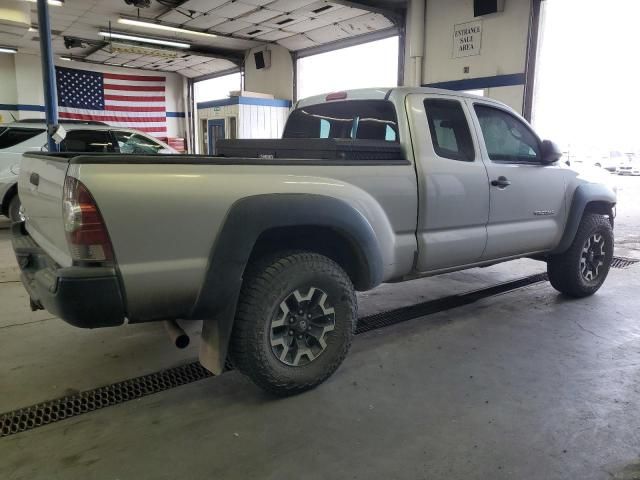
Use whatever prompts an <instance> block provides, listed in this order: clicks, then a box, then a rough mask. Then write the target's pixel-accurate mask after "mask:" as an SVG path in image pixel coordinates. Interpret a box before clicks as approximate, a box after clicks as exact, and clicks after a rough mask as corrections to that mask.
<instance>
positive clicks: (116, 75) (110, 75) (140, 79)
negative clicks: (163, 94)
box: [104, 73, 166, 82]
mask: <svg viewBox="0 0 640 480" xmlns="http://www.w3.org/2000/svg"><path fill="white" fill-rule="evenodd" d="M104 78H111V79H113V80H132V81H134V82H164V81H165V80H166V79H165V77H151V76H146V75H121V74H119V73H105V74H104Z"/></svg>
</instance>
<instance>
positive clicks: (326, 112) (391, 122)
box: [282, 100, 400, 143]
mask: <svg viewBox="0 0 640 480" xmlns="http://www.w3.org/2000/svg"><path fill="white" fill-rule="evenodd" d="M282 138H344V139H352V140H355V139H362V140H382V141H387V142H394V143H397V142H399V141H400V138H399V135H398V119H397V116H396V110H395V107H394V106H393V104H392V103H391V102H389V101H387V100H348V101H343V102H329V103H320V104H317V105H310V106H308V107H301V108H299V109H296V110H294V111H293V112H291V115H289V118H288V120H287V124H286V126H285V129H284V133H283V135H282Z"/></svg>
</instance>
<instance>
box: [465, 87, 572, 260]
mask: <svg viewBox="0 0 640 480" xmlns="http://www.w3.org/2000/svg"><path fill="white" fill-rule="evenodd" d="M467 105H468V107H469V110H470V111H472V112H473V114H474V115H473V118H474V123H475V125H476V130H477V132H478V137H479V143H480V146H481V147H480V149H481V153H482V157H483V160H484V162H485V165H486V167H487V173H488V174H489V191H490V209H489V211H490V214H489V222H488V224H487V247H486V249H485V251H484V254H483V255H482V258H483V260H491V259H499V258H505V257H510V256H516V255H522V254H528V253H535V252H542V251H545V250H548V249H550V248H552V247H553V246H554V245H555V244H557V242H558V241H559V240H560V237H561V235H562V231H563V228H564V221H565V218H566V205H565V189H566V186H565V176H564V170H563V168H562V167H560V166H559V165H557V164H553V165H545V164H543V163H542V161H541V142H540V140H539V138H538V137H537V135H536V134H535V133H534V132H533V130H532V129H531V128H530V127H529V125H528V124H527V123H526V122H525V121H524V120H523V119H521V118H520V117H518V116H517V115H516V114H514V113H513V112H512V111H510V110H509V109H507V108H506V107H503V106H500V105H497V104H493V103H488V102H483V101H481V100H475V99H467Z"/></svg>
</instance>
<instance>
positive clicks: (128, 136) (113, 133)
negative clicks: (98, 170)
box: [0, 120, 178, 221]
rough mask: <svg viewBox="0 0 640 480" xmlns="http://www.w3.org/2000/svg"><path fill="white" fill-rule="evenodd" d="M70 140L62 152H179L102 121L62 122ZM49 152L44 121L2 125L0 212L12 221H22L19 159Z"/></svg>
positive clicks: (140, 134)
mask: <svg viewBox="0 0 640 480" xmlns="http://www.w3.org/2000/svg"><path fill="white" fill-rule="evenodd" d="M61 124H62V125H63V126H64V128H65V130H66V131H67V138H65V139H64V140H63V141H62V143H61V144H60V151H62V152H87V153H96V152H101V153H102V152H109V153H124V154H148V155H151V154H177V153H178V152H177V150H175V149H173V148H172V147H170V146H169V145H167V144H166V143H164V142H161V141H160V140H158V139H156V138H153V137H151V136H149V135H147V134H146V133H143V132H139V131H137V130H131V129H128V128H118V127H110V126H108V125H107V124H105V123H101V122H82V121H66V122H61ZM46 149H47V135H46V125H45V124H44V123H43V122H42V121H33V120H29V121H18V122H14V123H9V124H0V213H2V215H6V216H7V217H9V218H10V219H11V220H12V221H18V220H20V199H19V197H18V189H17V181H18V174H19V172H20V160H21V158H22V154H23V153H25V152H40V151H46Z"/></svg>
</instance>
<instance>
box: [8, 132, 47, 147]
mask: <svg viewBox="0 0 640 480" xmlns="http://www.w3.org/2000/svg"><path fill="white" fill-rule="evenodd" d="M44 131H45V130H44V129H43V128H15V127H2V128H0V149H3V148H10V147H15V146H16V145H19V144H21V143H22V142H26V141H27V140H30V139H32V138H33V137H35V136H36V135H40V134H41V133H43V132H44Z"/></svg>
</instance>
